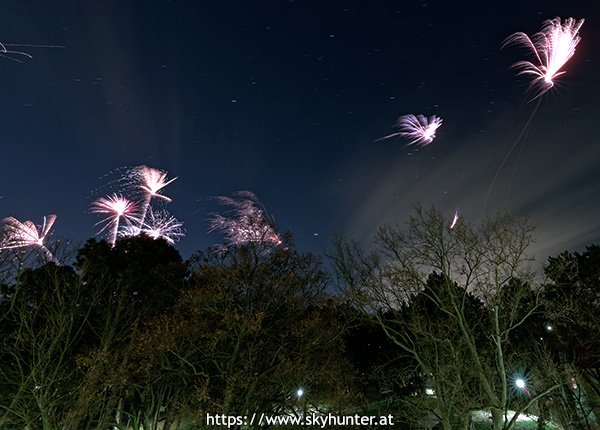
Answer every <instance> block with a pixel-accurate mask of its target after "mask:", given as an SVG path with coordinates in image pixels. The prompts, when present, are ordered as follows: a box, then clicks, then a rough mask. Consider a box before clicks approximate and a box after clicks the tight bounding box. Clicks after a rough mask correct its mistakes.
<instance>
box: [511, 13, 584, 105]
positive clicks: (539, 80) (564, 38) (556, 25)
mask: <svg viewBox="0 0 600 430" xmlns="http://www.w3.org/2000/svg"><path fill="white" fill-rule="evenodd" d="M583 22H584V20H583V19H580V20H579V21H577V20H576V19H575V18H567V19H565V21H564V22H562V21H561V19H560V18H558V17H557V18H554V19H549V20H547V21H544V22H543V23H542V29H541V30H540V31H539V32H538V33H536V34H534V35H533V36H532V37H529V36H528V35H527V34H525V33H523V32H518V33H514V34H512V35H511V36H509V37H508V38H506V40H505V41H504V43H503V44H502V47H505V46H508V45H513V44H515V45H522V46H524V47H526V48H529V49H531V51H532V52H533V53H534V55H535V57H536V59H537V62H538V64H534V63H532V62H531V61H527V60H523V61H518V62H516V63H515V64H513V66H512V67H513V68H515V69H517V70H520V71H519V73H518V74H519V75H531V76H533V81H532V82H531V85H530V87H535V86H539V91H538V94H537V96H536V97H539V96H541V95H542V94H544V93H545V92H546V91H548V90H549V89H550V88H552V87H553V86H554V79H556V78H557V77H559V76H560V75H563V74H564V73H565V72H564V71H561V69H562V68H563V66H564V65H565V64H566V63H567V62H568V61H569V60H570V59H571V57H572V56H573V55H574V54H575V48H576V47H577V44H578V43H579V41H580V40H581V36H579V29H580V28H581V26H582V25H583Z"/></svg>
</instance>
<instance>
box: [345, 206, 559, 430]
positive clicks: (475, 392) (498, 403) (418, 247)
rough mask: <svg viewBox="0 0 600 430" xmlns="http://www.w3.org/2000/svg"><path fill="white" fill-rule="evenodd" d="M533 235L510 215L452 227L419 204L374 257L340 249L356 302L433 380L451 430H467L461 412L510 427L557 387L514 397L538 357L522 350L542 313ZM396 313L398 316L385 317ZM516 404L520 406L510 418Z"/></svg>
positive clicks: (378, 243)
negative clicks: (531, 252)
mask: <svg viewBox="0 0 600 430" xmlns="http://www.w3.org/2000/svg"><path fill="white" fill-rule="evenodd" d="M532 231H533V229H532V227H531V226H530V225H529V224H527V223H526V222H519V221H517V220H515V219H514V218H513V217H511V216H509V215H508V214H504V213H501V214H499V215H497V216H496V217H492V218H488V219H486V220H485V221H484V222H483V223H482V224H481V226H480V227H471V226H468V225H466V224H465V223H459V224H458V225H457V226H455V227H454V228H450V225H449V222H448V220H447V219H446V218H445V217H444V216H443V214H442V213H440V212H439V211H436V210H434V209H432V210H429V211H424V210H423V209H422V208H421V207H416V210H415V213H414V215H412V216H411V217H410V219H409V221H408V224H407V226H406V228H404V229H403V228H400V227H397V226H396V227H390V226H388V227H383V228H381V229H380V230H379V232H378V234H377V236H376V239H375V242H374V249H373V250H372V251H368V252H365V251H363V250H361V249H360V248H359V247H358V245H356V244H354V243H348V242H345V243H344V242H341V241H340V242H339V243H338V245H337V252H336V256H335V264H336V269H337V272H338V274H339V276H340V277H341V279H342V280H343V281H344V282H345V284H346V285H347V287H348V288H349V290H351V291H352V293H353V296H354V298H355V300H357V301H358V302H359V303H360V304H361V305H362V306H363V307H364V308H366V309H367V310H368V313H369V314H370V315H372V316H373V317H374V318H376V319H377V320H378V322H379V324H381V326H382V327H383V328H384V330H385V331H386V334H387V335H388V336H389V337H390V338H391V339H392V340H393V341H394V342H395V343H396V344H397V345H398V346H399V347H400V348H401V349H402V350H403V351H404V353H405V354H407V355H409V356H411V357H412V358H413V359H414V360H415V361H416V362H417V363H418V372H420V373H421V374H422V375H425V376H427V375H430V376H431V377H432V378H433V381H432V382H433V384H434V385H435V388H436V396H435V399H432V402H433V405H432V407H431V410H432V411H434V412H435V413H436V414H438V415H439V416H440V418H441V423H442V425H443V426H444V428H450V426H451V423H452V421H453V420H456V419H457V418H458V421H459V422H460V423H462V426H463V427H464V426H466V425H467V424H468V420H467V419H465V418H466V417H465V416H461V415H463V414H466V413H468V412H469V411H472V410H476V409H487V410H489V411H490V412H491V416H492V423H493V428H494V429H495V430H500V429H502V428H507V429H510V428H512V427H513V426H514V424H515V423H516V419H517V417H518V415H519V413H520V412H522V411H524V410H525V409H526V408H528V407H529V406H531V405H532V404H534V403H535V402H536V401H537V400H538V399H539V398H542V397H544V396H547V395H548V394H549V393H550V392H552V391H553V390H555V389H556V388H557V385H556V384H554V385H551V386H539V387H536V389H535V392H533V389H531V395H530V396H529V397H527V398H522V397H521V398H519V397H517V396H512V395H511V393H512V392H513V391H514V389H513V388H512V381H513V375H515V373H516V371H517V370H518V369H519V368H523V366H524V362H525V361H527V360H526V358H527V357H526V356H527V354H528V352H529V351H518V350H516V349H515V348H514V347H513V344H514V338H513V337H512V335H513V333H514V331H515V330H517V329H518V328H519V327H520V326H522V325H523V324H524V323H525V322H526V321H527V320H528V319H529V318H531V317H532V315H534V314H535V313H536V312H538V310H539V304H538V301H537V300H533V301H531V300H530V299H531V297H532V294H533V296H534V297H535V290H534V288H533V286H532V285H533V284H532V279H533V278H532V274H531V272H530V270H529V268H528V262H529V261H530V260H531V258H530V257H529V256H528V255H527V247H528V245H529V244H530V243H531V241H532ZM432 274H433V275H432ZM525 305H526V306H525ZM390 311H396V312H397V315H398V317H396V318H393V319H392V320H390V319H385V318H384V317H383V315H385V314H386V312H390ZM509 407H513V408H514V409H516V414H515V415H514V416H513V418H511V419H510V420H508V419H507V415H506V414H507V411H508V409H509Z"/></svg>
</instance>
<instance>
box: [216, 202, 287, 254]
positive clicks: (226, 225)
mask: <svg viewBox="0 0 600 430" xmlns="http://www.w3.org/2000/svg"><path fill="white" fill-rule="evenodd" d="M216 200H217V201H218V202H219V204H221V205H222V206H227V207H229V208H231V209H230V210H228V211H226V212H225V213H224V214H220V213H214V214H212V216H211V218H210V220H209V232H212V231H218V232H221V233H223V234H224V235H225V242H226V244H227V246H241V245H244V244H248V243H262V244H268V245H271V246H279V245H280V244H281V238H280V236H279V234H278V233H277V231H276V229H275V221H274V220H273V218H272V217H270V216H269V215H268V214H267V212H266V209H265V207H264V206H263V205H262V203H260V201H259V200H258V199H257V197H256V196H255V195H254V194H253V193H251V192H250V191H239V192H237V193H235V194H234V197H233V198H231V197H225V196H220V197H216Z"/></svg>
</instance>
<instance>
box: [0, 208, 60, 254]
mask: <svg viewBox="0 0 600 430" xmlns="http://www.w3.org/2000/svg"><path fill="white" fill-rule="evenodd" d="M54 221H56V215H48V216H45V217H44V223H43V224H42V225H41V226H39V227H38V226H36V225H35V224H34V223H33V222H32V221H25V222H21V221H19V220H17V219H16V218H13V217H8V218H4V219H3V220H2V223H3V226H2V227H3V228H2V230H3V232H2V237H1V238H0V250H4V249H17V248H18V249H25V248H32V249H36V250H38V251H40V252H41V253H42V254H43V255H44V256H45V257H46V259H47V260H48V261H53V262H55V263H57V260H56V258H54V256H53V255H52V253H51V252H50V250H49V249H48V248H47V247H46V244H45V241H46V238H47V237H48V234H49V233H50V230H51V229H52V226H53V225H54Z"/></svg>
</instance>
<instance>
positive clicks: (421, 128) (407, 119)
mask: <svg viewBox="0 0 600 430" xmlns="http://www.w3.org/2000/svg"><path fill="white" fill-rule="evenodd" d="M441 125H442V119H441V118H440V117H438V116H435V115H432V116H430V117H426V116H425V115H412V114H410V115H403V116H401V117H400V118H398V120H397V121H396V128H398V130H399V131H398V132H396V133H392V134H388V135H387V136H384V137H381V138H379V139H377V140H376V141H375V142H378V141H380V140H385V139H389V138H391V137H396V136H402V137H405V138H407V139H408V140H409V142H408V143H407V144H406V145H407V146H408V145H416V146H426V145H429V144H430V143H431V142H433V139H435V132H436V130H437V129H438V128H439V127H440V126H441Z"/></svg>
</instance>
